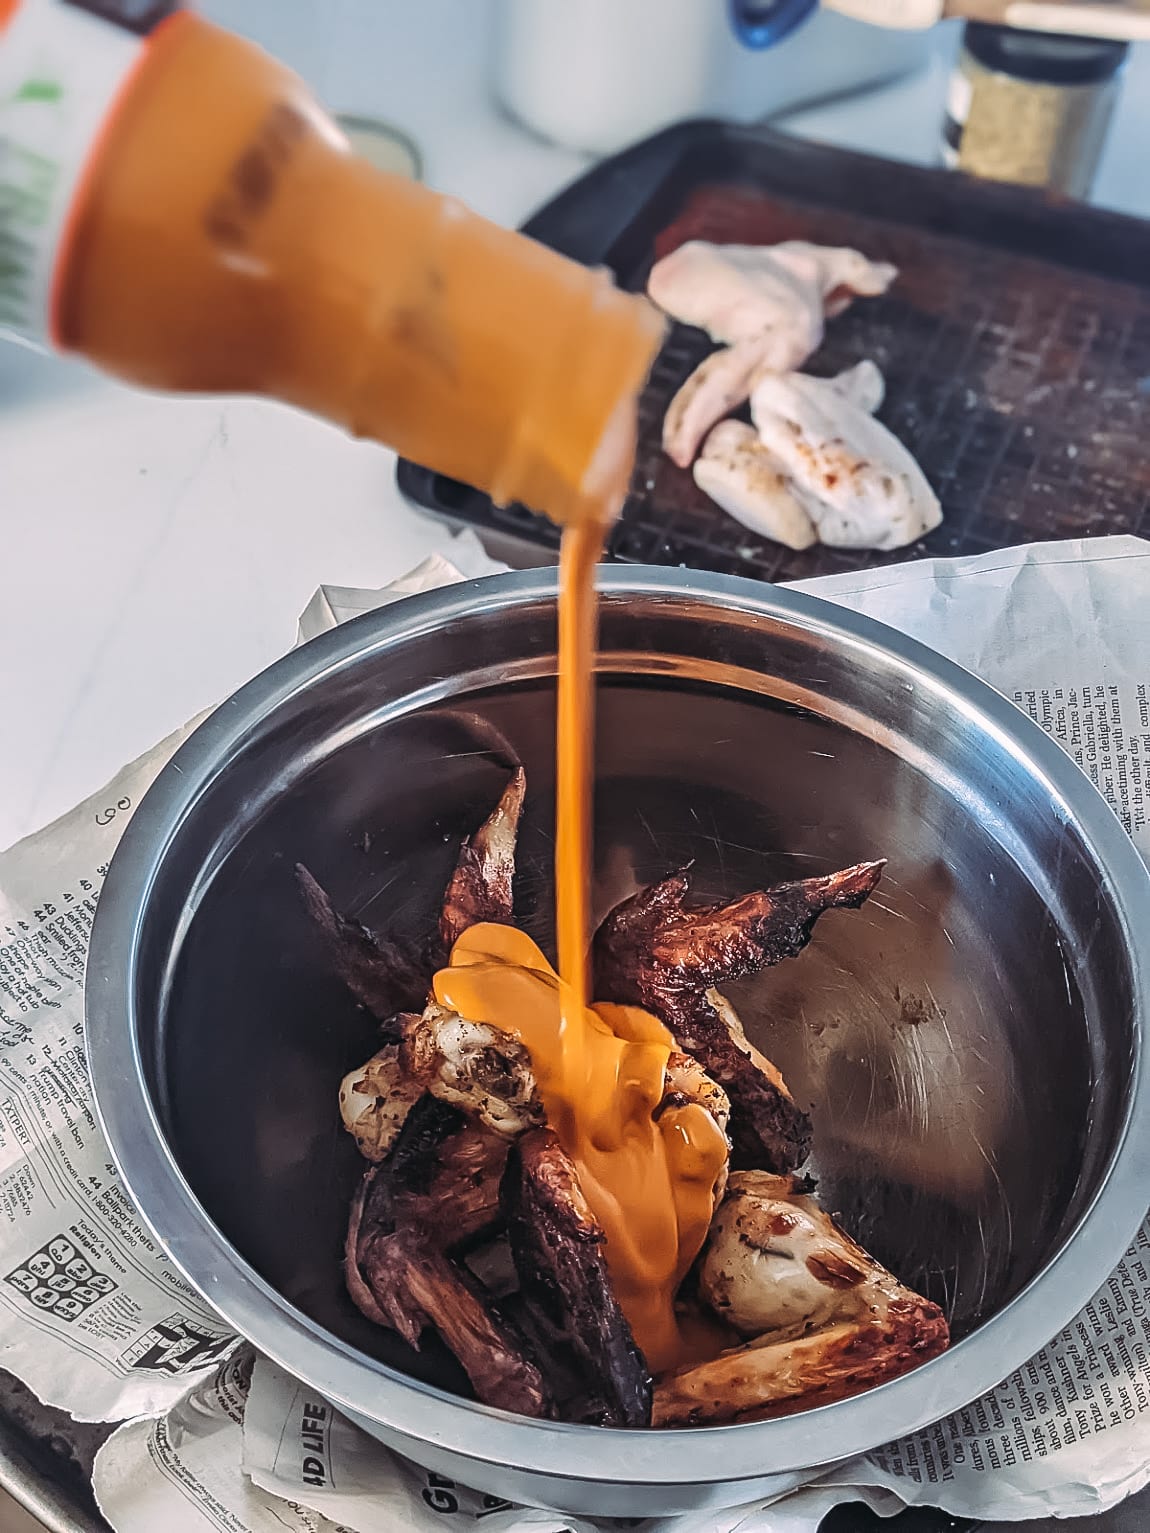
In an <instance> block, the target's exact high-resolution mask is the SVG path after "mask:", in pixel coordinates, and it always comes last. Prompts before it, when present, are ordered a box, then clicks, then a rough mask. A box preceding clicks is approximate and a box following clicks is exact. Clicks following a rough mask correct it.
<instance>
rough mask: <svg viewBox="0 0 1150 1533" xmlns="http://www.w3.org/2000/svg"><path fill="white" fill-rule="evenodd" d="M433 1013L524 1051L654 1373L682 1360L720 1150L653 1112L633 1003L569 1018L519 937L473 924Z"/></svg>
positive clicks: (540, 961) (692, 1122)
mask: <svg viewBox="0 0 1150 1533" xmlns="http://www.w3.org/2000/svg"><path fill="white" fill-rule="evenodd" d="M435 998H436V1000H437V1001H438V1002H439V1004H440V1005H441V1006H446V1007H448V1008H449V1009H450V1010H452V1011H454V1012H456V1013H458V1014H459V1015H461V1016H464V1017H467V1018H469V1019H470V1020H471V1021H474V1022H485V1023H487V1024H488V1025H490V1026H493V1027H498V1028H501V1029H503V1030H504V1031H506V1032H508V1033H510V1034H512V1035H513V1036H514V1037H515V1038H517V1039H518V1040H519V1041H520V1042H521V1043H522V1044H523V1045H524V1046H525V1048H526V1049H527V1050H528V1052H529V1053H530V1055H531V1062H532V1066H533V1068H534V1071H535V1076H536V1080H537V1083H538V1087H539V1094H540V1097H541V1098H542V1101H543V1106H544V1109H545V1111H546V1113H547V1121H548V1123H549V1124H550V1126H551V1128H553V1129H554V1131H555V1133H556V1134H557V1135H558V1137H559V1141H560V1143H561V1144H562V1146H563V1148H564V1149H565V1150H566V1152H567V1154H568V1155H569V1156H570V1157H571V1159H572V1161H573V1163H574V1165H575V1169H576V1172H577V1175H578V1177H579V1185H580V1186H581V1187H582V1189H583V1194H584V1196H585V1197H586V1199H587V1202H588V1203H589V1205H590V1207H591V1210H592V1212H593V1213H594V1215H595V1218H596V1219H597V1220H598V1221H599V1223H600V1224H601V1225H602V1227H603V1230H604V1233H605V1234H606V1237H607V1239H606V1247H605V1254H606V1259H607V1265H608V1269H609V1271H610V1273H611V1280H612V1285H613V1287H614V1289H615V1292H616V1294H617V1296H618V1299H619V1302H620V1304H621V1305H622V1307H623V1312H624V1314H625V1315H626V1316H627V1319H628V1321H629V1322H630V1324H631V1329H632V1331H633V1333H634V1336H635V1340H636V1342H637V1343H638V1345H639V1346H640V1348H641V1349H642V1351H643V1354H644V1356H645V1357H646V1359H647V1362H648V1364H649V1365H650V1367H651V1368H652V1369H654V1370H656V1371H658V1370H660V1369H662V1368H666V1367H668V1366H670V1365H672V1364H673V1363H674V1362H675V1361H676V1360H677V1359H678V1358H679V1357H680V1355H681V1353H682V1340H681V1338H680V1334H679V1327H678V1324H677V1321H676V1317H675V1310H674V1297H675V1290H676V1289H677V1287H678V1286H679V1284H680V1282H681V1281H682V1279H683V1277H684V1275H685V1274H686V1271H687V1268H688V1267H689V1266H690V1265H691V1262H692V1261H693V1260H694V1258H695V1256H696V1255H697V1254H698V1251H699V1249H700V1247H701V1246H702V1243H703V1239H704V1237H705V1235H706V1233H707V1227H708V1225H709V1224H710V1221H711V1214H712V1211H713V1207H714V1193H715V1183H716V1180H717V1178H718V1176H719V1173H720V1171H721V1170H722V1168H723V1166H724V1165H725V1164H726V1160H727V1142H726V1139H725V1137H724V1136H723V1134H722V1132H721V1130H720V1129H719V1127H718V1126H717V1124H716V1123H715V1120H714V1119H713V1118H712V1117H711V1115H710V1113H709V1112H707V1111H706V1109H705V1108H703V1107H700V1106H697V1105H696V1104H694V1103H689V1104H687V1105H686V1106H682V1107H669V1108H668V1109H667V1110H666V1111H665V1112H663V1113H661V1114H659V1115H658V1116H657V1117H656V1115H655V1109H656V1108H657V1107H658V1105H659V1103H660V1101H661V1100H662V1097H663V1083H664V1074H665V1071H666V1068H667V1060H668V1058H669V1057H670V1054H671V1051H672V1049H673V1048H674V1041H673V1039H672V1038H671V1035H670V1033H669V1032H668V1031H667V1029H666V1028H665V1027H664V1026H663V1025H662V1023H661V1022H658V1021H656V1019H655V1018H654V1017H652V1016H649V1015H648V1014H647V1013H646V1012H644V1011H641V1010H640V1009H639V1008H638V1007H633V1006H607V1005H602V1006H595V1007H590V1008H589V1007H582V1008H576V1007H575V1006H574V1005H573V1004H572V996H571V992H570V989H569V987H568V986H567V985H566V983H565V982H564V981H562V980H560V978H559V977H558V975H557V974H556V973H555V970H554V969H553V968H552V967H551V965H550V964H549V963H548V962H547V960H546V958H545V957H544V956H543V954H542V953H541V952H540V950H539V948H538V947H537V946H536V945H535V943H534V942H532V940H531V938H530V937H528V936H527V935H526V934H525V933H523V932H521V931H518V930H516V929H515V928H513V927H510V926H495V925H481V926H473V927H472V928H471V929H470V930H469V931H466V932H464V934H463V936H462V937H460V939H459V941H458V942H457V943H456V944H455V947H454V948H453V949H452V953H451V958H450V962H449V965H448V967H447V968H446V969H441V970H440V971H439V973H438V974H436V976H435Z"/></svg>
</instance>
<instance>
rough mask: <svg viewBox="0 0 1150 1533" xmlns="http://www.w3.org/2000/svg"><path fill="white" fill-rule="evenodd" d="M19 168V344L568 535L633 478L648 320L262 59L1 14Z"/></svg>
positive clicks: (1, 256) (143, 21)
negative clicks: (317, 441) (513, 505)
mask: <svg viewBox="0 0 1150 1533" xmlns="http://www.w3.org/2000/svg"><path fill="white" fill-rule="evenodd" d="M0 146H3V149H4V151H6V152H3V153H0V246H2V248H0V324H7V325H8V326H9V327H10V328H13V329H16V330H21V331H23V332H25V333H27V334H33V335H35V334H37V333H39V334H41V335H47V336H49V337H50V338H51V339H52V340H53V341H54V343H55V344H56V345H57V346H58V347H59V348H61V349H62V350H64V351H69V352H78V353H80V354H82V355H83V356H85V357H87V358H88V359H89V360H90V361H92V362H94V363H96V364H97V365H98V366H99V367H101V368H103V369H104V370H106V371H108V372H110V373H114V374H116V375H117V376H119V377H121V378H123V379H126V380H128V381H130V382H132V383H136V384H143V385H145V386H149V387H153V388H157V389H171V390H185V391H194V392H228V393H251V394H261V395H265V396H268V397H271V398H275V399H279V400H283V401H285V402H287V403H289V404H293V405H297V406H299V407H300V408H302V409H304V410H308V411H311V412H313V413H314V414H316V415H320V416H324V417H326V418H327V419H329V420H331V421H334V422H336V423H337V424H338V425H340V426H343V427H345V428H346V429H347V430H349V431H351V432H353V433H354V434H356V435H358V436H366V437H371V438H374V439H375V440H378V441H380V442H384V443H386V444H388V445H389V446H391V447H394V448H395V449H396V450H397V451H399V452H400V453H401V454H403V455H404V456H407V457H410V458H413V459H415V460H416V461H418V462H420V463H423V464H425V465H427V466H428V467H431V468H433V469H436V470H438V471H440V472H443V473H446V474H449V475H452V476H454V477H457V478H461V479H464V480H466V481H467V482H469V483H471V484H474V485H476V486H478V487H479V488H480V489H483V490H485V491H487V492H488V493H489V494H491V495H492V496H493V498H494V499H496V500H497V501H499V502H508V501H511V500H519V501H522V502H523V503H524V504H526V505H529V506H531V507H533V508H535V509H539V510H545V511H547V513H548V514H549V515H551V516H552V517H554V519H556V520H557V521H559V522H562V523H567V522H570V521H572V520H576V519H578V518H579V517H580V516H581V515H582V514H583V512H584V510H585V509H586V508H587V507H588V506H590V505H593V504H597V503H599V502H600V501H601V500H602V498H603V494H604V490H605V487H606V485H607V484H608V483H613V476H614V478H617V476H618V472H619V460H620V457H625V456H626V451H627V448H626V444H625V443H623V445H622V446H620V445H618V443H619V441H620V439H621V438H622V437H623V436H624V435H625V432H624V430H623V428H621V427H620V426H619V424H618V422H619V420H620V419H626V418H628V417H629V414H630V412H631V411H632V409H633V400H634V397H635V395H636V394H637V392H638V390H639V388H640V387H641V384H642V382H643V379H644V377H645V375H646V372H647V369H648V367H649V365H650V362H651V359H652V356H653V354H654V351H655V348H656V346H657V345H658V340H659V335H660V332H661V325H660V321H659V320H658V319H657V318H656V315H655V313H654V311H653V310H652V309H651V308H650V307H649V306H648V305H647V303H646V301H645V300H643V299H640V298H636V297H633V296H630V295H626V294H623V293H620V292H619V291H618V290H617V289H615V288H614V286H613V285H612V283H611V282H610V280H609V278H608V277H607V275H606V274H605V273H601V272H592V271H588V270H587V269H586V268H584V267H581V266H579V265H577V264H576V263H574V262H571V261H568V260H565V259H564V258H562V257H560V256H558V255H556V254H555V253H553V252H552V251H549V250H547V249H545V248H544V247H543V246H541V245H539V244H537V243H535V242H534V241H531V240H528V239H526V238H525V237H523V236H522V235H518V234H515V233H511V232H509V231H507V230H504V229H501V228H499V227H497V226H496V225H494V224H491V223H489V222H487V221H486V220H484V219H482V218H479V217H477V216H476V215H474V214H472V213H470V212H469V211H468V210H467V209H466V208H464V207H463V206H461V205H460V204H459V203H458V202H456V201H454V200H453V199H451V198H447V197H443V196H440V195H438V194H436V193H434V192H432V191H429V190H428V189H427V188H425V187H421V186H418V185H415V184H412V183H411V182H409V181H407V180H405V179H403V178H401V177H395V176H389V175H387V174H385V173H383V172H380V171H377V170H375V169H374V168H373V167H372V166H370V165H369V164H368V163H367V162H366V161H365V160H362V159H360V158H358V157H357V156H355V155H353V154H352V153H351V152H350V151H349V149H348V146H347V144H346V141H345V140H344V139H343V137H342V135H341V134H340V132H339V130H338V129H337V128H336V127H335V125H334V123H333V122H332V121H331V119H330V118H328V117H327V116H326V115H325V113H324V112H323V111H322V110H321V109H320V108H319V107H318V106H317V105H316V103H315V102H314V101H313V100H312V98H311V96H310V95H309V93H308V91H307V89H306V87H305V86H304V85H303V84H302V83H301V82H300V81H299V80H298V79H297V78H296V77H295V76H294V75H293V74H292V73H291V72H290V71H289V70H287V69H285V68H283V67H282V66H281V65H279V64H278V63H276V62H275V61H274V60H273V59H271V58H269V57H268V56H267V55H266V54H265V53H264V52H262V51H261V50H260V49H259V48H257V47H255V46H254V45H252V44H250V43H247V42H245V41H243V40H241V39H240V38H238V37H236V36H234V35H232V34H231V33H228V32H226V31H223V30H221V29H220V28H218V27H216V26H213V25H211V24H210V23H209V22H207V21H205V20H203V19H202V18H201V17H199V16H197V15H195V14H194V13H192V12H190V11H185V10H182V9H177V8H174V7H173V6H172V5H170V4H168V3H165V0H0ZM613 423H615V426H614V430H612V426H613ZM612 440H615V442H616V445H615V446H614V447H611V445H610V444H611V442H612ZM605 441H606V442H607V443H608V446H607V447H604V446H603V444H604V442H605Z"/></svg>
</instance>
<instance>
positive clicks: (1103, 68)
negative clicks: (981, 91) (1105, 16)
mask: <svg viewBox="0 0 1150 1533" xmlns="http://www.w3.org/2000/svg"><path fill="white" fill-rule="evenodd" d="M962 41H963V46H964V47H965V49H966V51H967V52H968V53H969V54H970V55H971V57H972V58H974V59H977V61H978V62H979V63H980V64H981V65H982V66H983V68H984V69H993V70H994V71H995V72H996V73H998V74H1005V75H1013V76H1014V78H1015V79H1017V80H1030V81H1032V82H1034V83H1035V84H1041V85H1097V84H1100V83H1102V82H1103V81H1105V80H1109V79H1112V78H1113V76H1114V75H1116V74H1117V73H1118V71H1119V69H1121V67H1122V64H1123V61H1124V60H1125V58H1126V54H1127V53H1128V51H1129V48H1130V44H1129V43H1125V42H1118V41H1115V40H1113V39H1111V38H1102V37H1071V36H1067V35H1065V34H1063V33H1059V32H1025V31H1018V30H1015V29H1014V28H1013V27H994V26H990V25H988V24H987V23H986V22H981V21H968V22H967V24H966V28H965V30H964V31H963V34H962Z"/></svg>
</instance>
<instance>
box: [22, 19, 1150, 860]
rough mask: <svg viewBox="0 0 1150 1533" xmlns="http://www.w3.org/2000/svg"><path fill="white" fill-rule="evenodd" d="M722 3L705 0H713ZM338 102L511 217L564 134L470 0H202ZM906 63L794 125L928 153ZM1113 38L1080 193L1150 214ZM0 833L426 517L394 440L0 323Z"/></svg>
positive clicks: (260, 654) (573, 162)
mask: <svg viewBox="0 0 1150 1533" xmlns="http://www.w3.org/2000/svg"><path fill="white" fill-rule="evenodd" d="M715 3H718V0H715ZM204 9H206V10H207V11H208V12H209V13H211V14H213V15H215V16H216V17H217V18H218V19H220V20H224V21H227V22H228V23H229V24H231V25H234V26H235V27H236V28H237V29H238V30H244V31H247V32H249V33H250V34H251V35H253V36H255V37H256V38H257V39H258V40H259V41H261V42H263V43H265V44H266V45H267V46H269V47H271V48H272V49H273V50H274V51H276V52H278V53H279V54H280V55H281V57H283V58H285V59H286V60H287V62H289V63H290V64H292V65H293V66H294V67H296V68H297V69H299V70H300V71H301V73H303V74H304V75H305V76H307V77H308V78H309V79H310V80H311V81H312V82H313V83H314V84H315V85H316V87H317V89H319V91H320V92H321V94H322V95H323V96H324V98H325V99H326V101H327V102H328V104H329V105H330V106H332V107H333V108H334V109H336V110H339V111H344V112H360V113H364V114H367V115H372V116H377V117H380V118H383V119H385V120H387V121H391V122H394V123H396V124H397V125H399V126H401V127H403V128H404V129H405V131H407V132H408V133H409V134H410V135H411V136H412V137H413V138H414V139H415V140H416V142H417V143H418V145H419V147H420V150H421V152H422V154H423V156H424V160H425V169H426V174H427V179H428V180H430V181H431V182H432V183H433V184H434V185H436V186H438V187H441V188H444V189H448V190H451V191H453V192H456V193H457V194H459V195H460V196H462V197H463V198H464V199H465V200H467V201H468V202H470V203H471V204H472V205H473V206H475V207H477V208H478V209H479V210H480V211H482V212H484V213H487V214H488V215H489V216H491V217H494V218H497V219H499V220H501V221H503V222H506V223H514V222H517V221H519V220H521V219H522V218H523V217H525V216H526V215H527V214H528V213H529V212H530V211H531V210H532V209H533V208H534V207H536V206H537V205H539V204H540V203H541V202H543V201H544V200H546V198H547V197H548V196H549V195H550V194H551V193H553V192H554V191H555V190H557V189H558V188H559V187H560V186H561V185H562V184H564V183H565V182H567V181H569V180H571V179H572V178H573V177H574V176H576V175H577V174H578V173H579V172H580V170H581V169H582V168H583V165H584V164H585V163H586V162H585V161H584V160H583V159H582V157H581V156H579V155H577V154H574V153H571V152H568V151H564V150H559V149H555V148H553V147H549V146H547V145H545V144H543V143H542V142H540V141H539V140H537V139H535V138H533V137H532V136H531V135H529V134H528V133H526V132H524V131H522V130H521V129H519V128H518V127H516V126H515V125H514V124H513V123H512V122H511V121H509V120H508V119H506V118H505V117H503V116H501V115H500V114H499V113H498V112H497V111H496V110H495V108H494V107H493V106H492V104H491V103H490V101H489V98H488V92H487V87H486V78H487V76H486V42H487V28H486V20H487V12H488V6H487V4H486V0H418V3H416V4H412V3H411V0H310V3H309V0H214V3H209V4H207V5H205V6H204ZM938 45H939V53H938V57H936V59H935V61H934V62H933V63H932V64H931V66H930V68H929V69H928V70H926V71H925V72H923V73H921V74H920V75H918V76H917V77H915V78H914V79H912V80H909V81H906V82H904V83H902V84H900V85H897V86H894V87H892V88H890V89H888V90H885V91H882V92H876V93H873V94H871V95H869V96H866V97H859V98H856V99H854V100H852V101H849V102H842V103H839V104H838V105H836V106H833V107H826V108H823V109H820V110H816V111H808V112H804V113H801V114H798V115H796V116H794V117H792V118H791V119H789V120H788V122H787V124H786V125H787V126H788V127H789V128H790V129H791V130H792V131H796V132H800V133H804V134H807V135H808V136H810V137H812V138H818V139H822V140H825V141H828V142H834V143H842V144H846V145H850V146H851V147H854V148H859V149H866V150H872V151H874V152H877V153H886V154H891V155H894V156H902V157H907V158H911V157H913V158H916V159H920V160H923V161H929V160H931V159H932V158H933V155H934V149H935V144H936V141H937V132H938V122H939V117H940V113H941V104H942V99H943V91H944V86H945V80H946V73H947V62H946V54H947V50H948V49H949V47H951V46H953V36H949V37H947V36H940V38H939V39H938ZM1142 51H1144V50H1140V51H1139V53H1138V54H1137V55H1136V56H1135V58H1134V59H1133V60H1132V64H1131V67H1130V70H1129V77H1128V80H1127V84H1126V89H1125V93H1124V97H1123V103H1122V106H1121V108H1120V112H1119V117H1118V120H1117V122H1116V124H1115V127H1114V130H1113V132H1112V135H1111V139H1110V144H1109V148H1108V150H1107V156H1106V161H1105V163H1104V164H1103V166H1102V169H1101V171H1100V174H1099V178H1098V183H1097V191H1096V196H1097V200H1099V201H1102V202H1105V203H1107V204H1109V205H1111V206H1116V207H1119V208H1122V209H1123V210H1125V211H1130V212H1136V213H1138V214H1140V215H1143V216H1146V215H1150V177H1147V176H1146V174H1145V170H1144V165H1145V144H1146V143H1147V142H1150V89H1147V86H1148V85H1150V63H1148V61H1147V59H1146V58H1143V57H1142V56H1141V52H1142ZM0 529H2V535H3V554H2V556H0V558H2V563H0V655H2V656H3V661H2V664H0V846H5V845H7V844H8V843H9V842H10V841H12V840H15V839H16V838H17V837H19V836H21V835H23V834H25V833H27V832H28V831H31V830H33V829H35V828H37V827H38V826H39V825H41V824H43V823H45V822H46V821H48V820H49V819H51V818H53V817H54V816H55V815H57V814H60V813H62V812H63V811H64V810H66V809H68V808H69V807H71V805H72V804H74V803H75V802H76V801H77V800H78V799H80V798H82V797H84V796H85V795H86V794H87V793H89V792H91V791H93V790H94V789H96V788H97V787H98V786H100V785H101V784H102V783H103V782H104V781H106V780H107V779H108V778H109V777H110V776H111V775H112V774H113V773H114V772H115V771H116V770H118V768H119V767H120V766H121V765H123V764H124V762H126V761H128V760H130V759H132V758H133V757H134V756H136V755H138V754H139V753H140V752H141V751H143V750H144V749H146V748H147V747H148V746H150V745H151V744H153V743H154V741H155V740H157V739H158V738H160V737H161V736H162V735H163V734H165V733H166V732H168V731H169V730H171V729H173V728H175V727H176V726H178V725H179V724H182V723H183V722H184V721H185V720H186V719H188V718H189V717H191V716H192V715H193V714H195V713H196V712H197V711H198V710H199V709H201V708H202V707H204V706H206V705H208V704H211V703H213V702H215V701H217V700H218V699H220V698H222V697H223V696H225V695H226V694H227V693H228V692H230V691H232V690H234V688H235V687H236V686H238V685H240V684H241V683H242V682H243V681H245V680H247V679H248V678H249V677H250V676H251V675H253V674H254V673H255V672H256V671H258V670H259V669H261V668H262V667H263V666H264V665H266V664H267V663H268V662H269V661H271V660H273V659H274V658H275V657H276V656H277V655H279V654H280V653H282V652H283V651H284V650H285V649H286V648H287V647H288V646H289V645H290V644H291V642H292V639H293V638H294V634H295V622H296V618H297V616H298V614H299V612H300V610H301V609H302V608H303V606H304V604H305V602H306V601H307V598H308V597H309V595H310V594H311V592H312V590H313V589H314V588H315V586H316V585H317V584H318V583H319V582H321V581H326V582H333V583H337V584H341V585H367V586H370V585H379V584H382V583H383V582H385V581H387V580H389V579H391V578H392V577H393V576H395V575H398V574H400V573H402V572H403V571H404V570H405V569H407V568H408V567H410V566H411V565H412V564H414V563H416V562H417V561H418V560H419V559H421V558H423V557H424V555H425V554H427V553H428V552H430V551H431V550H432V549H433V548H444V547H446V545H447V543H448V537H447V534H446V533H445V531H444V530H443V529H442V528H440V527H438V526H437V525H436V524H434V523H431V522H429V521H428V520H427V519H425V518H424V517H422V516H421V515H419V514H417V513H416V512H415V511H413V510H412V509H410V508H409V507H408V506H406V505H405V504H404V503H403V501H402V500H401V499H400V497H399V495H398V492H397V491H396V489H395V484H394V457H393V456H392V455H391V454H390V453H388V452H386V451H384V450H382V449H380V448H378V447H374V446H370V445H365V444H360V443H354V442H351V441H348V440H346V439H344V438H343V437H341V436H340V435H339V434H338V433H337V432H335V431H334V430H332V429H331V428H329V427H327V426H324V425H321V424H319V423H317V422H315V421H312V420H309V419H307V418H305V417H303V416H301V415H298V414H296V413H295V412H293V411H289V410H286V409H283V408H280V407H276V406H272V405H264V404H260V403H255V402H251V401H246V400H227V401H203V400H187V399H165V398H160V397H155V396H149V395H144V394H137V393H133V392H131V391H129V390H126V389H122V388H119V387H117V386H115V385H113V384H110V383H107V382H105V381H104V380H102V379H100V378H98V377H96V376H95V375H94V374H93V373H92V372H91V371H90V370H88V369H86V368H84V367H81V366H78V365H76V364H75V363H71V362H64V361H61V360H59V359H57V358H54V357H48V356H40V355H37V354H34V353H32V352H28V351H25V350H22V349H19V348H16V347H14V346H5V345H4V344H3V343H0Z"/></svg>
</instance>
